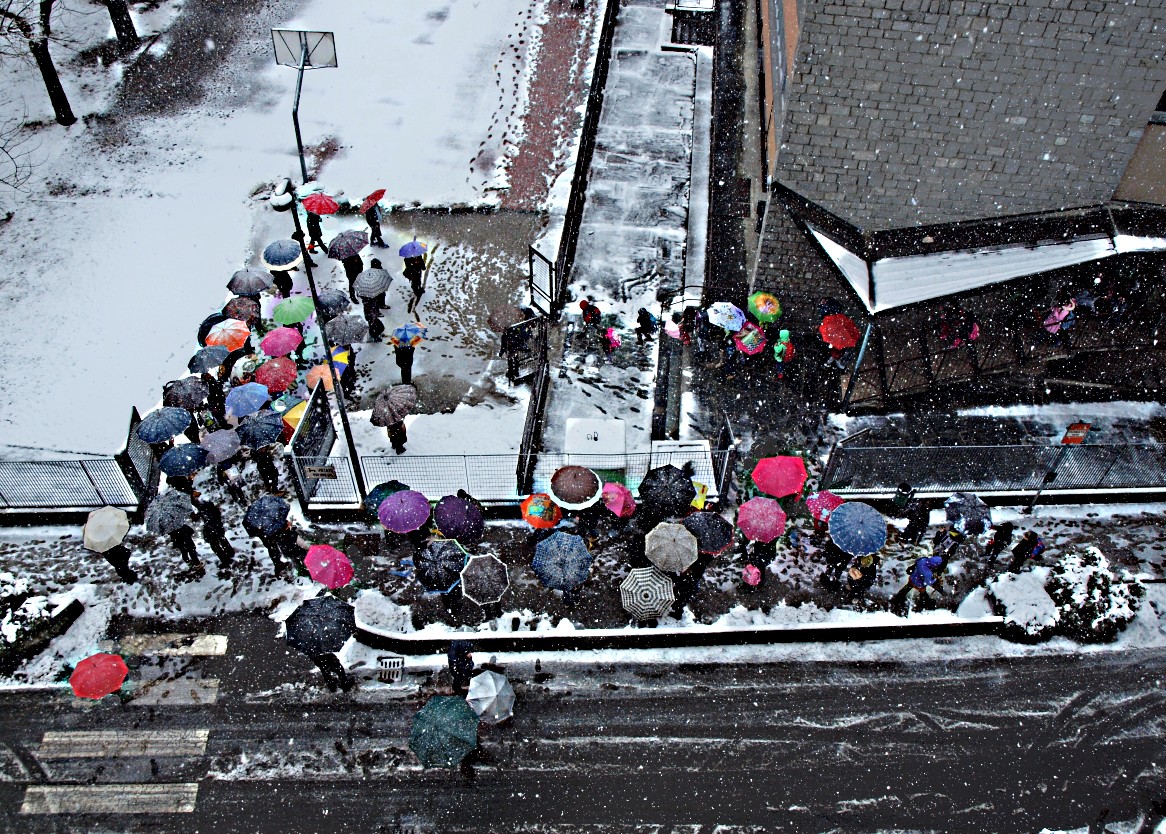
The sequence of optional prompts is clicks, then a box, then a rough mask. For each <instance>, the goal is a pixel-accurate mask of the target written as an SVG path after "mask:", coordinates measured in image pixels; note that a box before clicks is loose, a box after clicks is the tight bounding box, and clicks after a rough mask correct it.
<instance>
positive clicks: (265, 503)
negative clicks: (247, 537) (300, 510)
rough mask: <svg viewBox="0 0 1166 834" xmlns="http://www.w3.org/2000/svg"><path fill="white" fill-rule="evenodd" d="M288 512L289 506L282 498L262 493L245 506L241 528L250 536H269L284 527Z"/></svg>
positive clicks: (289, 510)
mask: <svg viewBox="0 0 1166 834" xmlns="http://www.w3.org/2000/svg"><path fill="white" fill-rule="evenodd" d="M289 512H291V507H289V506H288V505H287V502H286V501H284V500H283V499H282V498H277V497H276V496H274V495H264V496H263V497H262V498H259V499H258V500H256V501H255V503H254V504H252V505H251V506H250V507H248V508H247V512H246V514H245V515H244V516H243V529H244V530H246V531H247V532H248V533H250V534H251V535H252V536H270V535H271V534H272V533H278V532H279V531H280V530H282V529H283V528H284V525H286V524H287V514H288V513H289Z"/></svg>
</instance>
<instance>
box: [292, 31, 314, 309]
mask: <svg viewBox="0 0 1166 834" xmlns="http://www.w3.org/2000/svg"><path fill="white" fill-rule="evenodd" d="M307 63H308V39H307V38H306V37H304V35H303V34H302V33H301V34H300V67H299V75H298V76H297V77H296V101H295V104H293V105H292V124H293V125H295V128H296V148H297V150H299V152H300V173H301V174H302V175H303V178H304V182H307V181H308V164H307V163H306V162H304V140H303V139H302V138H301V136H300V90H302V89H303V87H304V67H305V66H307ZM292 208H293V209H294V208H295V206H292ZM299 225H300V224H299V220H298V219H297V220H296V228H297V229H298V228H299ZM307 256H308V253H307V250H305V251H304V262H305V263H307ZM311 274H312V273H311V271H309V272H308V275H309V276H311ZM314 294H315V291H314V290H313V295H314Z"/></svg>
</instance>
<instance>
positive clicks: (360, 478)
mask: <svg viewBox="0 0 1166 834" xmlns="http://www.w3.org/2000/svg"><path fill="white" fill-rule="evenodd" d="M301 161H302V160H301ZM288 187H289V188H290V187H291V186H290V185H289V186H288ZM291 195H292V207H291V209H292V221H293V222H294V223H295V225H296V239H297V240H298V241H299V243H300V252H301V254H303V256H304V272H305V273H307V276H308V287H309V288H310V289H311V291H312V302H313V303H314V304H315V305H316V309H317V310H319V308H320V295H319V293H318V292H317V291H316V278H315V276H313V275H312V259H311V257H310V256H309V255H308V244H307V240H306V239H305V237H304V230H303V227H302V226H300V207H299V200H298V199H297V198H296V193H295V189H292V192H291ZM316 323H317V324H318V325H319V326H320V340H321V341H322V342H323V343H324V355H325V356H326V357H327V362H328V370H329V372H330V373H331V374H332V393H333V394H335V395H336V406H337V408H338V410H339V411H340V423H341V425H342V426H343V427H344V439H345V440H346V441H347V442H348V455H349V457H350V458H351V459H352V475H353V477H354V478H355V479H356V491H357V492H358V493H360V500H361V501H364V499H365V498H366V497H367V496H368V489H367V488H366V487H365V483H364V473H363V472H362V471H361V468H360V455H359V454H358V453H357V451H356V443H355V441H353V439H352V426H350V425H349V423H348V409H346V408H345V407H344V391H343V390H342V389H341V387H340V375H339V374H338V373H336V363H335V362H334V361H333V360H332V343H331V342H330V341H329V340H328V326H327V324H325V323H324V322H323V321H321V320H320V319H319V318H318V317H317V319H316ZM349 361H351V359H350V360H349Z"/></svg>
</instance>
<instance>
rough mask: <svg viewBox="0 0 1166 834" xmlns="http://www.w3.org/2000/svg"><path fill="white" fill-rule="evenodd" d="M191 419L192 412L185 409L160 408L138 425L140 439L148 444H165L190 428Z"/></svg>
mask: <svg viewBox="0 0 1166 834" xmlns="http://www.w3.org/2000/svg"><path fill="white" fill-rule="evenodd" d="M190 419H191V418H190V412H189V411H187V410H186V409H185V408H172V407H169V406H168V407H166V408H159V409H158V410H157V411H151V412H150V413H149V414H147V415H146V416H145V417H143V418H142V422H140V423H138V437H140V438H141V439H142V440H144V441H146V442H147V443H165V442H166V441H167V440H169V439H170V438H172V437H173V436H174V435H176V434H178V433H179V432H181V431H182V430H183V429H184V428H186V427H187V426H189V425H190Z"/></svg>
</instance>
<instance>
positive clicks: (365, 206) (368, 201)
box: [357, 188, 385, 214]
mask: <svg viewBox="0 0 1166 834" xmlns="http://www.w3.org/2000/svg"><path fill="white" fill-rule="evenodd" d="M384 198H385V189H383V188H378V189H377V190H376V191H374V192H373V193H372V194H369V195H368V196H367V197H365V198H364V199H363V200H361V201H360V208H359V209H357V211H359V212H360V213H361V214H364V213H365V212H366V211H368V210H369V209H370V208H372V207H373V206H375V205H376V204H377V203H379V202H380V201H381V200H383V199H384Z"/></svg>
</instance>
